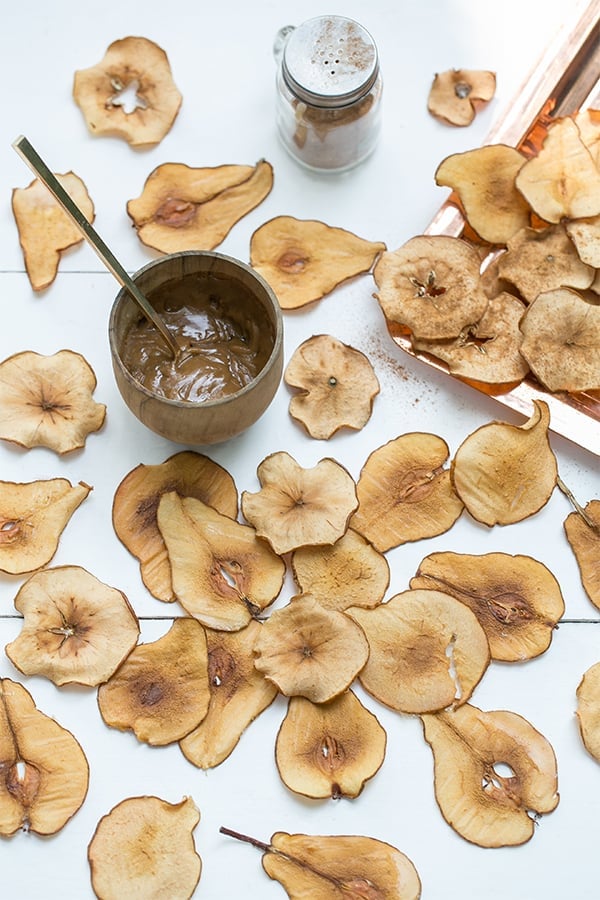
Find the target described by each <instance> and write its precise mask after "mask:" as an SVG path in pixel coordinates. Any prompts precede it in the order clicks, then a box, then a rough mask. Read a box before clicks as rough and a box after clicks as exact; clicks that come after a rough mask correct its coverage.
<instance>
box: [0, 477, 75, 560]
mask: <svg viewBox="0 0 600 900" xmlns="http://www.w3.org/2000/svg"><path fill="white" fill-rule="evenodd" d="M91 490H92V488H91V487H90V486H89V484H84V482H83V481H80V482H79V484H77V485H72V484H71V482H70V481H67V479H66V478H51V479H49V480H47V481H43V480H40V481H29V482H25V483H23V484H16V483H14V482H12V481H0V572H8V573H9V574H10V575H23V574H25V573H27V572H33V571H35V569H40V568H41V567H42V566H45V565H46V564H47V563H49V562H50V560H51V559H52V557H53V556H54V554H55V553H56V550H57V548H58V542H59V540H60V536H61V534H62V532H63V530H64V529H65V528H66V525H67V523H68V521H69V519H70V518H71V516H72V515H73V513H74V512H75V510H76V509H77V507H78V506H80V504H81V503H83V501H84V500H85V498H86V497H87V496H88V494H89V493H90V491H91Z"/></svg>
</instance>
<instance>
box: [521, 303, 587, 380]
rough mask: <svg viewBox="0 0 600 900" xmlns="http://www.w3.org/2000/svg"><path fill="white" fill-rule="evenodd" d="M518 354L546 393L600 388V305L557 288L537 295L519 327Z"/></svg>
mask: <svg viewBox="0 0 600 900" xmlns="http://www.w3.org/2000/svg"><path fill="white" fill-rule="evenodd" d="M520 328H521V332H522V333H523V343H522V344H521V353H522V354H523V356H524V357H525V359H526V360H527V362H528V363H529V366H530V367H531V371H532V372H533V373H534V374H535V376H536V378H538V380H539V381H540V382H541V383H542V384H543V385H544V386H545V387H547V388H548V390H550V391H589V390H596V389H599V388H600V306H598V305H596V304H595V303H589V302H588V301H587V300H585V299H584V298H583V297H581V296H580V295H579V294H577V293H576V292H575V291H572V290H569V289H567V288H561V289H559V290H556V291H548V292H547V293H545V294H540V295H539V296H538V297H537V298H536V299H535V300H534V302H533V303H532V304H531V305H530V306H529V307H528V308H527V311H526V313H525V315H524V316H523V318H522V319H521V324H520Z"/></svg>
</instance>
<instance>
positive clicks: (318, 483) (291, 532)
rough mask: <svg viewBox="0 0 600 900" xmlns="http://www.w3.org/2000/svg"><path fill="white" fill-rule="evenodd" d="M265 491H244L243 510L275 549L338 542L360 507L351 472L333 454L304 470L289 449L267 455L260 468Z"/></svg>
mask: <svg viewBox="0 0 600 900" xmlns="http://www.w3.org/2000/svg"><path fill="white" fill-rule="evenodd" d="M257 475H258V479H259V481H260V483H261V490H260V491H258V492H257V493H254V494H253V493H250V492H249V491H244V493H243V494H242V512H243V514H244V516H245V518H246V519H247V521H248V522H250V524H251V525H253V526H254V528H255V529H256V533H257V534H258V535H259V537H262V538H265V539H266V540H267V541H268V542H269V544H270V545H271V547H272V548H273V550H274V551H275V553H279V554H283V553H287V552H288V551H290V550H296V549H297V548H298V547H305V546H307V545H316V544H334V543H335V542H336V541H337V540H338V539H339V538H340V537H341V536H342V535H343V534H344V533H345V531H346V529H347V527H348V521H349V519H350V516H351V515H352V513H353V512H354V510H355V509H356V507H357V505H358V501H357V499H356V488H355V485H354V481H353V480H352V477H351V475H350V474H349V473H348V472H347V471H346V469H344V467H343V466H341V465H340V464H339V463H338V462H336V461H335V460H334V459H327V458H326V459H322V460H320V462H318V463H317V465H316V466H314V467H313V468H312V469H303V468H302V466H300V465H299V464H298V463H297V462H296V460H295V459H294V458H293V457H292V456H290V454H289V453H286V452H285V451H283V450H282V451H279V452H277V453H272V454H271V455H270V456H267V457H266V458H265V459H264V460H263V461H262V462H261V464H260V465H259V467H258V469H257Z"/></svg>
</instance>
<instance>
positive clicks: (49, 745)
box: [0, 678, 89, 837]
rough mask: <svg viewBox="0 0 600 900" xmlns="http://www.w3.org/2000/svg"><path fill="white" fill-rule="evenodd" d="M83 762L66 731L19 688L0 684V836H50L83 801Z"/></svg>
mask: <svg viewBox="0 0 600 900" xmlns="http://www.w3.org/2000/svg"><path fill="white" fill-rule="evenodd" d="M88 783H89V767H88V763H87V759H86V757H85V754H84V752H83V750H82V749H81V747H80V745H79V743H78V742H77V741H76V740H75V738H74V737H73V735H72V734H71V732H70V731H67V729H66V728H63V727H62V726H61V725H59V724H58V722H55V720H54V719H51V718H50V717H49V716H46V715H44V713H42V712H40V710H39V709H37V708H36V705H35V703H34V701H33V698H32V696H31V694H30V693H29V691H27V690H26V689H25V688H24V687H23V686H22V685H21V684H18V683H17V682H16V681H11V679H10V678H3V679H1V680H0V835H4V836H5V837H6V836H9V835H11V834H14V833H15V832H16V831H19V830H20V829H22V830H24V831H34V832H36V833H37V834H56V832H57V831H60V829H61V828H62V827H63V826H64V825H66V823H67V822H68V821H69V819H70V818H71V817H72V816H74V815H75V813H76V812H77V810H78V809H79V808H80V807H81V804H82V803H83V801H84V800H85V797H86V794H87V790H88Z"/></svg>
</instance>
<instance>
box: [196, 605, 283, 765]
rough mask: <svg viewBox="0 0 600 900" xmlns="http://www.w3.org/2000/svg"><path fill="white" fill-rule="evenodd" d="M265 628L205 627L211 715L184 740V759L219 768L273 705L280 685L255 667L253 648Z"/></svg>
mask: <svg viewBox="0 0 600 900" xmlns="http://www.w3.org/2000/svg"><path fill="white" fill-rule="evenodd" d="M261 627H262V626H261V624H260V623H259V622H257V621H252V622H250V623H249V624H248V625H247V626H246V628H244V629H243V630H241V631H232V632H228V631H214V630H213V629H211V628H207V629H206V643H207V646H208V686H209V690H210V701H209V705H208V712H207V713H206V715H205V717H204V718H203V719H202V721H201V722H200V724H199V725H198V726H197V727H196V728H194V730H193V731H191V732H190V733H189V734H188V735H186V736H185V737H184V738H182V740H180V742H179V746H180V748H181V751H182V753H183V755H184V756H185V758H186V759H187V760H189V762H191V763H193V764H194V765H195V766H198V768H200V769H211V768H213V767H214V766H218V765H220V763H222V762H223V760H225V759H227V757H228V756H229V755H230V754H231V753H232V752H233V750H234V749H235V747H236V746H237V743H238V741H239V740H240V737H241V736H242V733H243V732H244V731H245V730H246V728H247V727H248V725H250V723H251V722H253V721H254V719H256V717H257V716H258V715H260V713H261V712H263V710H265V709H266V708H267V707H268V706H270V704H271V703H272V702H273V700H274V699H275V697H276V696H277V694H278V690H277V688H276V686H275V685H274V684H273V683H272V682H271V681H268V680H267V679H266V678H265V677H264V675H263V674H262V673H261V672H259V671H258V670H257V669H256V668H255V667H254V644H255V643H256V640H257V638H258V636H259V634H260V629H261Z"/></svg>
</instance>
